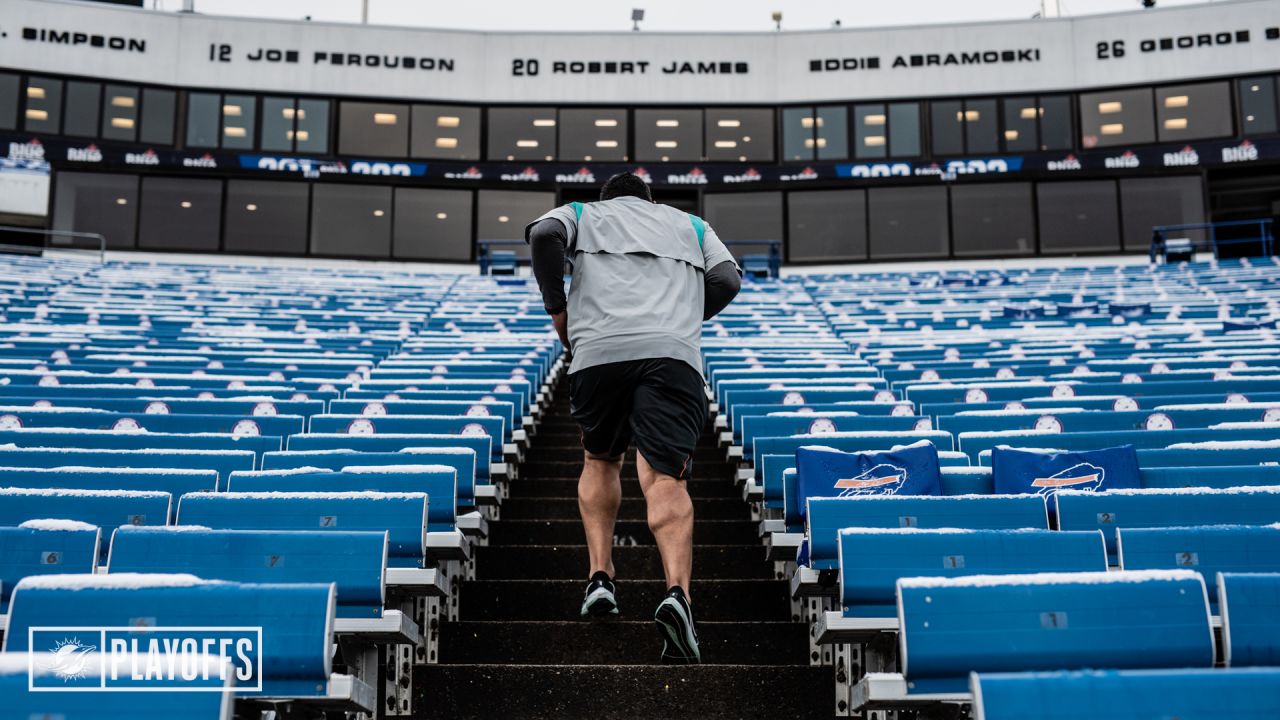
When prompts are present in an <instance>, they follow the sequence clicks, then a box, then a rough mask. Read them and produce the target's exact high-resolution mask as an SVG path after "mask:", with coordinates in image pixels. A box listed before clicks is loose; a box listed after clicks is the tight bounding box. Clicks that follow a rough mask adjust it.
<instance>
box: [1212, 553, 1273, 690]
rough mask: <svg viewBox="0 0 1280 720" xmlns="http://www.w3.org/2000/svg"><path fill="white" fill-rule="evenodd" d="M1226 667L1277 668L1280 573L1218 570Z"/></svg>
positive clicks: (1219, 609) (1219, 607)
mask: <svg viewBox="0 0 1280 720" xmlns="http://www.w3.org/2000/svg"><path fill="white" fill-rule="evenodd" d="M1218 611H1219V612H1220V613H1221V614H1222V656H1223V662H1224V663H1225V664H1226V665H1227V667H1251V666H1256V667H1280V622H1276V618H1280V573H1219V574H1218Z"/></svg>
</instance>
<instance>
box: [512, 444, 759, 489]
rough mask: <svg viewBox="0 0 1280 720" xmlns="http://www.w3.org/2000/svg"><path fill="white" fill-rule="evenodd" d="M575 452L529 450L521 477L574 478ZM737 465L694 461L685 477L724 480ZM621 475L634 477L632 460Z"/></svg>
mask: <svg viewBox="0 0 1280 720" xmlns="http://www.w3.org/2000/svg"><path fill="white" fill-rule="evenodd" d="M575 453H576V454H573V455H566V456H565V457H561V458H559V459H548V458H546V457H543V456H540V455H535V454H534V450H533V449H530V450H529V455H528V456H526V458H525V461H524V462H523V463H521V464H520V475H521V477H531V478H538V477H552V478H554V477H559V478H576V477H578V476H579V475H581V474H582V451H581V450H578V451H575ZM737 469H738V466H737V464H734V463H728V462H724V461H723V458H721V460H719V461H716V462H711V461H707V462H694V464H693V467H691V468H690V469H689V472H688V474H687V477H689V478H692V479H694V480H697V479H703V478H705V479H711V478H714V479H717V480H720V479H723V480H725V481H726V482H728V481H730V479H731V478H732V477H733V476H734V473H736V472H737ZM622 477H623V478H624V479H625V478H634V477H636V464H635V462H633V461H627V462H624V463H623V464H622Z"/></svg>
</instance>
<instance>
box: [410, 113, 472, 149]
mask: <svg viewBox="0 0 1280 720" xmlns="http://www.w3.org/2000/svg"><path fill="white" fill-rule="evenodd" d="M409 153H410V154H411V155H412V156H413V157H416V158H443V159H447V160H479V159H480V108H474V107H457V106H453V105H414V106H413V123H412V127H411V129H410V137H409Z"/></svg>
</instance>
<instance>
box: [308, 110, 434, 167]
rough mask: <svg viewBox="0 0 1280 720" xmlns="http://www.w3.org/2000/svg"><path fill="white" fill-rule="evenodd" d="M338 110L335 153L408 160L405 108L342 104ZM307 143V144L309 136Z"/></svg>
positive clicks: (406, 112) (407, 127) (407, 124)
mask: <svg viewBox="0 0 1280 720" xmlns="http://www.w3.org/2000/svg"><path fill="white" fill-rule="evenodd" d="M299 107H302V106H301V105H299ZM338 107H339V110H338V152H339V153H341V154H343V155H357V156H359V155H373V156H375V157H388V158H402V157H407V156H408V154H409V106H408V105H392V104H388V103H365V102H343V103H341V104H340V105H339V106H338ZM307 139H308V141H310V137H309V136H308V138H307Z"/></svg>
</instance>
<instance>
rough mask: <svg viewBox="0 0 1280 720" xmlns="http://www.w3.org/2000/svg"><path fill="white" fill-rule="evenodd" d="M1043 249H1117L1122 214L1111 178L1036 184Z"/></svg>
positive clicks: (1058, 251)
mask: <svg viewBox="0 0 1280 720" xmlns="http://www.w3.org/2000/svg"><path fill="white" fill-rule="evenodd" d="M1036 202H1037V206H1038V208H1039V211H1040V215H1039V223H1040V252H1041V253H1043V254H1046V255H1051V254H1061V253H1072V252H1104V251H1109V252H1116V251H1118V250H1119V249H1120V217H1119V213H1118V208H1117V206H1116V184H1115V182H1114V181H1111V180H1084V181H1079V182H1043V183H1039V184H1037V185H1036Z"/></svg>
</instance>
